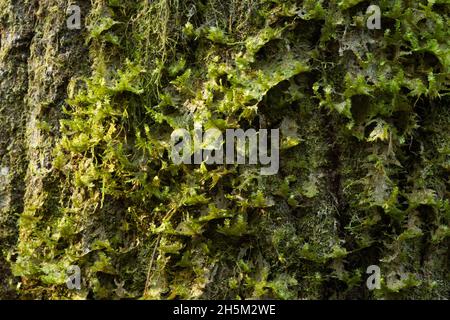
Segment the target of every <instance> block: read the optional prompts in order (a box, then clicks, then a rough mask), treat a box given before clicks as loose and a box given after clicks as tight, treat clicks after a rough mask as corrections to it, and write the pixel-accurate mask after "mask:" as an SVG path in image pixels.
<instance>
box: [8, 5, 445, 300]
mask: <svg viewBox="0 0 450 320" xmlns="http://www.w3.org/2000/svg"><path fill="white" fill-rule="evenodd" d="M0 1H1V2H0V36H1V38H0V250H1V255H0V298H11V297H16V298H55V299H56V298H140V297H144V298H148V299H156V298H161V299H165V298H193V299H205V298H222V299H223V298H231V299H234V298H278V299H290V298H292V299H297V298H301V299H376V298H411V299H413V298H415V299H445V298H449V290H450V282H449V281H450V275H449V268H450V266H449V262H450V257H449V245H450V239H449V237H450V228H449V222H450V204H449V195H450V193H449V191H448V190H449V189H448V188H449V183H450V181H449V174H450V139H449V137H450V109H449V101H450V98H449V83H450V80H449V72H450V52H449V39H450V37H449V35H450V34H449V33H450V32H449V28H448V26H449V10H450V8H449V5H448V4H447V1H445V0H435V1H425V0H420V1H407V0H395V1H388V0H380V1H373V2H369V1H361V0H360V1H354V0H331V1H324V0H314V1H309V0H305V1H301V0H298V1H295V0H286V1H270V0H230V1H218V0H207V1H199V0H191V1H181V0H179V1H178V0H154V1H115V0H108V1H107V0H92V1H82V0H78V1H74V4H76V5H78V6H79V7H80V9H81V11H80V12H81V22H82V23H81V29H80V30H77V29H75V30H71V29H69V28H68V27H67V25H66V20H67V18H68V16H69V15H70V14H67V12H66V11H67V6H68V3H67V1H63V0H41V1H37V0H34V1H32V0H25V1H13V0H0ZM371 4H376V5H378V6H379V7H380V8H381V12H382V21H381V22H382V23H381V27H382V28H381V30H369V29H368V28H367V27H366V23H365V20H366V19H367V16H368V15H367V14H366V9H367V8H368V7H369V5H371ZM194 121H197V122H201V123H202V124H203V126H204V127H205V128H211V127H214V128H218V129H219V130H222V131H224V130H225V129H227V128H242V129H249V128H255V129H259V128H269V129H270V128H280V129H281V134H282V136H281V153H280V170H279V172H278V173H277V174H276V175H272V176H261V175H260V174H259V168H258V167H257V166H252V165H201V166H199V165H178V166H177V165H174V164H173V162H172V161H171V159H170V157H169V155H170V134H171V133H172V132H173V130H175V129H178V128H186V129H189V130H192V129H193V123H194ZM71 265H77V266H79V267H80V268H81V270H82V288H81V290H69V289H68V288H67V286H66V283H65V282H66V276H67V274H66V271H67V269H68V267H69V266H71ZM370 265H378V266H379V267H380V270H381V277H382V281H381V288H379V289H377V290H374V291H369V290H368V288H367V287H366V279H367V277H368V275H367V274H366V269H367V267H368V266H370Z"/></svg>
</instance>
